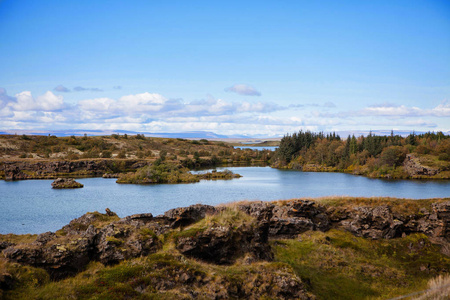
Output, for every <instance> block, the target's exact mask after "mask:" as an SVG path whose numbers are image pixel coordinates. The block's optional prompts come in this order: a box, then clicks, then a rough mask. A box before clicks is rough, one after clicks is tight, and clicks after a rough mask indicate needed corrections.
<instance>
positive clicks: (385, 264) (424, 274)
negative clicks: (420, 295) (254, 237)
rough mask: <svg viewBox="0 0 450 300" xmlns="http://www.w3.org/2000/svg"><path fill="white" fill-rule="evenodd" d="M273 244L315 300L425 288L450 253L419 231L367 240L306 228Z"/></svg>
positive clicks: (445, 266)
mask: <svg viewBox="0 0 450 300" xmlns="http://www.w3.org/2000/svg"><path fill="white" fill-rule="evenodd" d="M273 249H274V252H275V260H276V261H279V262H283V263H286V264H288V265H290V266H292V268H293V269H294V271H295V272H296V274H297V275H298V276H299V277H300V278H302V280H303V281H304V282H306V283H308V287H309V289H310V291H311V292H312V293H313V294H315V295H316V296H317V297H318V299H387V298H392V297H395V296H398V295H403V294H408V293H411V292H414V291H417V290H418V289H425V288H426V285H427V282H428V279H429V278H430V277H432V276H436V275H437V274H439V273H444V272H447V271H448V270H449V269H450V258H449V257H447V256H444V255H443V254H440V253H439V248H438V247H437V246H435V245H433V244H431V243H430V241H429V240H428V238H427V237H426V236H425V235H421V234H415V235H410V236H408V237H405V238H402V239H393V240H381V241H371V240H367V239H364V238H358V237H354V236H353V235H351V234H350V233H348V232H344V231H340V230H330V231H329V232H326V233H322V232H308V233H305V234H303V235H302V236H301V240H281V241H274V242H273ZM425 266H426V268H427V271H422V270H423V269H422V270H421V267H422V268H423V267H425Z"/></svg>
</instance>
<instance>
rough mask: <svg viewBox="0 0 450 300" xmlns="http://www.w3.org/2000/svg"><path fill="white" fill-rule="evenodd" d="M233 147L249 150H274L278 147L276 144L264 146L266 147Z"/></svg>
mask: <svg viewBox="0 0 450 300" xmlns="http://www.w3.org/2000/svg"><path fill="white" fill-rule="evenodd" d="M234 148H238V149H243V150H245V149H250V150H259V151H262V150H270V151H275V150H277V149H278V146H266V147H252V146H235V147H234Z"/></svg>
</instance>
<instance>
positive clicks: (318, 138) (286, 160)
mask: <svg viewBox="0 0 450 300" xmlns="http://www.w3.org/2000/svg"><path fill="white" fill-rule="evenodd" d="M408 153H414V154H415V155H417V156H419V157H421V158H422V162H424V163H426V164H427V165H431V166H433V167H437V168H440V169H443V170H444V171H445V170H446V169H447V168H448V165H449V163H448V162H449V161H450V137H449V136H448V135H445V134H443V133H442V132H437V133H434V132H428V133H425V134H419V135H418V134H415V133H414V132H413V133H411V134H410V135H408V136H407V137H402V136H400V135H395V134H394V132H391V135H389V136H376V135H373V134H372V133H370V134H369V135H368V136H366V137H364V136H359V137H355V136H354V135H352V136H350V135H349V136H348V137H347V138H346V139H345V140H344V139H341V137H340V136H339V135H338V134H336V133H332V134H327V135H325V134H323V133H313V132H310V131H306V132H303V131H300V132H298V133H294V134H292V135H286V136H284V137H283V138H282V140H281V142H280V146H279V148H278V149H277V151H276V153H275V155H274V159H273V160H272V165H274V166H276V167H285V168H293V169H302V168H304V167H305V166H306V165H309V168H311V167H312V166H311V165H316V167H317V166H320V167H321V168H322V169H323V168H328V169H324V170H328V171H344V172H353V173H360V174H365V175H368V174H370V173H372V175H373V176H374V177H378V176H379V175H383V174H386V173H389V172H392V171H396V169H398V168H400V167H401V165H402V163H403V161H404V160H405V158H406V155H407V154H408ZM318 170H320V168H319V169H318ZM397 171H399V172H401V171H402V170H397ZM398 177H404V176H398Z"/></svg>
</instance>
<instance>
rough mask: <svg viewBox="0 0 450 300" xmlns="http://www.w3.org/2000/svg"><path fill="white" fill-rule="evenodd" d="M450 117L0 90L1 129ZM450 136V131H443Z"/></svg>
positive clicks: (227, 127) (395, 110)
mask: <svg viewBox="0 0 450 300" xmlns="http://www.w3.org/2000/svg"><path fill="white" fill-rule="evenodd" d="M449 117H450V103H449V102H448V101H442V102H441V103H440V104H439V105H437V106H436V107H434V108H429V109H424V108H419V107H415V106H406V105H393V104H389V103H383V104H377V105H371V106H367V107H364V108H362V109H359V110H355V111H343V112H336V105H335V104H334V103H331V102H326V103H324V104H315V105H311V104H307V103H305V104H291V105H287V106H280V105H278V104H275V103H271V102H263V101H260V102H256V103H255V102H248V101H243V102H233V101H228V100H226V99H220V98H214V97H212V96H207V97H206V98H205V99H199V100H194V101H185V100H183V99H180V98H178V99H170V98H166V97H164V96H163V95H161V94H158V93H150V92H144V93H138V94H130V95H124V96H122V97H119V98H117V99H115V98H110V97H98V98H91V99H84V100H80V101H78V102H77V103H73V104H70V105H69V104H68V103H66V102H65V101H64V97H63V96H62V95H55V94H54V93H53V92H51V91H47V92H46V93H44V94H43V95H39V96H37V97H36V96H33V95H32V93H31V92H30V91H23V92H20V93H17V94H15V95H14V96H10V95H8V94H7V92H6V90H5V89H1V88H0V129H5V130H6V129H42V130H45V129H47V130H56V129H95V130H118V129H122V130H132V131H140V132H182V131H214V132H216V133H220V134H225V135H250V136H251V135H257V134H261V135H268V136H270V135H283V134H285V133H289V132H296V131H298V130H300V129H303V130H312V131H320V130H323V131H333V130H347V129H355V128H368V129H369V128H371V129H377V127H378V128H380V127H381V128H384V129H386V128H387V129H391V128H394V129H395V128H398V127H401V128H403V129H409V128H410V130H411V131H412V130H414V129H415V130H419V129H422V130H423V129H425V128H430V129H435V128H437V127H438V122H441V121H440V120H443V121H444V124H445V122H446V121H447V125H448V119H449ZM439 130H444V131H447V130H450V128H439Z"/></svg>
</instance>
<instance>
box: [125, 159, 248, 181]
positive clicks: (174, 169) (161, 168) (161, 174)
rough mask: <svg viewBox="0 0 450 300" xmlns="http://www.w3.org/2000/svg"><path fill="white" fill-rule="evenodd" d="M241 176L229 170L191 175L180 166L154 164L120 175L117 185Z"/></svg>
mask: <svg viewBox="0 0 450 300" xmlns="http://www.w3.org/2000/svg"><path fill="white" fill-rule="evenodd" d="M239 177H241V175H239V174H234V173H233V172H231V171H229V170H224V171H220V172H218V171H215V170H213V171H211V172H206V173H202V174H192V173H191V172H190V171H189V169H188V168H186V167H183V166H182V165H180V164H169V163H155V164H152V165H149V166H145V167H143V168H140V169H138V170H137V171H136V172H135V173H127V174H121V175H120V176H119V178H118V179H117V183H135V184H150V183H189V182H199V181H200V180H218V179H225V180H228V179H233V178H239Z"/></svg>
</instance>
